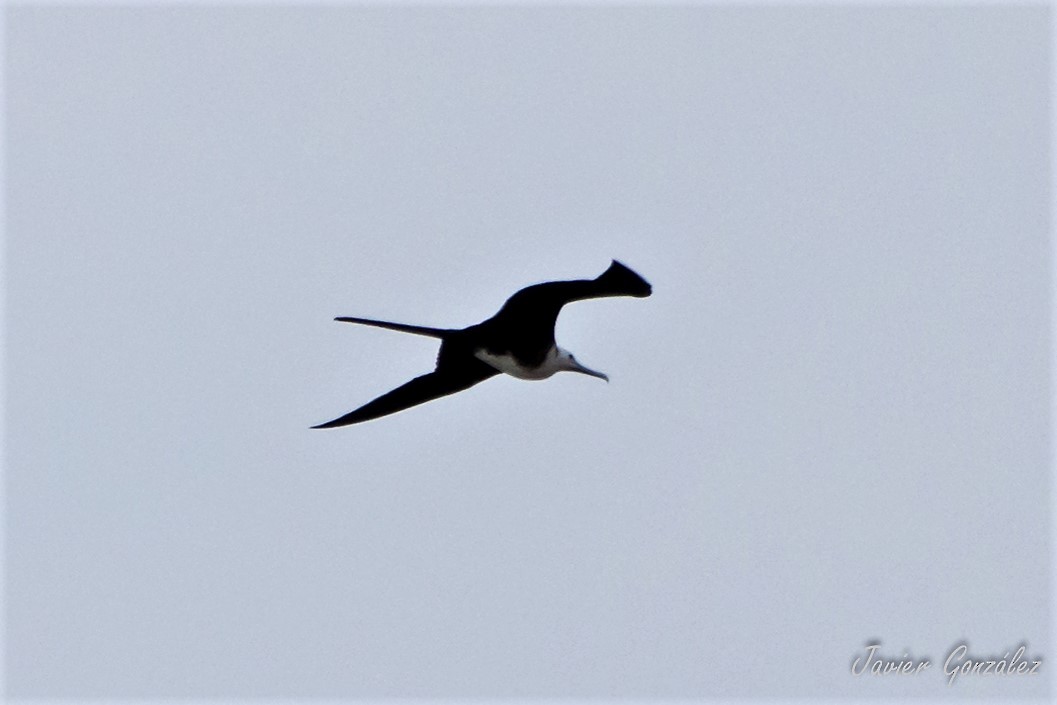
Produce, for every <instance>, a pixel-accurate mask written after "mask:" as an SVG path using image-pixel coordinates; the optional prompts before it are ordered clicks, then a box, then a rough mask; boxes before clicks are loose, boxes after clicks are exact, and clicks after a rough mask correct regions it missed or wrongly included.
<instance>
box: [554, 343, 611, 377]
mask: <svg viewBox="0 0 1057 705" xmlns="http://www.w3.org/2000/svg"><path fill="white" fill-rule="evenodd" d="M558 367H559V369H561V370H565V371H566V372H579V373H580V374H585V375H590V376H591V377H597V378H599V379H604V380H605V381H607V382H608V381H609V375H607V374H605V373H604V372H599V371H598V370H592V369H591V368H590V367H584V366H583V365H581V364H580V363H579V362H577V360H576V357H575V356H573V354H572V353H571V352H569V351H568V350H562V349H561V348H558Z"/></svg>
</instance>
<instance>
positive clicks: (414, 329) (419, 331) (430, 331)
mask: <svg viewBox="0 0 1057 705" xmlns="http://www.w3.org/2000/svg"><path fill="white" fill-rule="evenodd" d="M334 320H335V321H341V322H342V323H361V324H363V325H365V326H375V327H377V328H388V329H389V330H398V331H400V332H401V333H413V334H415V335H425V336H428V337H430V338H441V339H444V338H446V337H447V336H448V334H449V333H452V332H453V331H450V330H448V329H445V328H426V327H425V326H409V325H405V324H403V323H390V322H389V321H375V320H372V319H370V318H352V317H351V316H339V317H338V318H335V319H334Z"/></svg>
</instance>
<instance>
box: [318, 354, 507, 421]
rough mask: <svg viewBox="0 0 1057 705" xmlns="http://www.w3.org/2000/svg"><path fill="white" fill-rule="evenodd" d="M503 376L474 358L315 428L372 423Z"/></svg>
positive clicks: (430, 374) (410, 384) (433, 373)
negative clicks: (381, 417) (497, 376)
mask: <svg viewBox="0 0 1057 705" xmlns="http://www.w3.org/2000/svg"><path fill="white" fill-rule="evenodd" d="M497 374H499V370H497V369H495V368H494V367H492V366H491V365H489V364H487V363H485V362H482V361H481V360H478V359H476V358H470V359H467V360H465V361H464V362H461V363H460V364H459V365H450V366H444V365H442V366H441V367H439V368H438V369H436V370H434V371H433V372H430V373H429V374H425V375H422V376H421V377H415V378H414V379H413V380H411V381H410V382H408V383H407V384H405V385H403V386H401V387H397V388H396V389H394V390H393V391H391V392H388V393H386V394H383V395H382V396H380V397H378V398H377V399H375V400H374V401H371V402H368V403H367V404H364V405H363V406H361V407H360V408H359V409H356V410H355V411H350V412H349V413H347V414H345V415H344V416H342V417H340V418H337V419H334V420H333V421H328V422H326V423H321V424H319V425H318V426H313V427H312V428H336V427H338V426H348V425H349V424H354V423H360V422H361V421H370V420H371V419H376V418H378V417H380V416H386V415H388V414H395V413H396V412H398V411H403V410H404V409H407V408H409V407H412V406H416V405H418V404H423V403H425V402H427V401H432V400H433V399H436V398H438V397H443V396H446V395H448V394H454V393H455V392H461V391H462V390H464V389H469V388H470V387H472V386H473V385H475V384H477V383H478V382H483V381H484V380H486V379H488V378H489V377H492V376H494V375H497Z"/></svg>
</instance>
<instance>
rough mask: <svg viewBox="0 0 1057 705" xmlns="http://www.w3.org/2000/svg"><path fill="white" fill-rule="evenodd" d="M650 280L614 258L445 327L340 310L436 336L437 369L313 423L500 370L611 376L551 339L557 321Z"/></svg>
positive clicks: (527, 375)
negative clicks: (592, 272)
mask: <svg viewBox="0 0 1057 705" xmlns="http://www.w3.org/2000/svg"><path fill="white" fill-rule="evenodd" d="M652 291H653V289H652V287H651V286H650V284H649V283H648V282H647V281H646V280H645V279H643V278H642V277H641V276H639V275H638V274H636V273H635V272H634V271H632V270H631V269H629V268H628V267H626V266H624V265H623V264H621V263H620V262H617V261H616V260H613V263H612V264H610V265H609V268H608V269H606V271H605V272H603V273H602V274H600V275H599V276H597V277H595V278H594V279H577V280H572V281H555V282H544V283H542V284H535V285H533V286H528V287H525V288H524V289H521V290H520V291H518V292H517V293H516V294H514V295H513V296H511V297H510V298H509V299H507V301H506V303H505V304H503V307H502V308H501V309H499V312H498V313H497V314H495V315H494V316H492V317H491V318H489V319H488V320H487V321H483V322H482V323H478V324H477V325H473V326H470V327H468V328H460V329H447V328H427V327H424V326H412V325H406V324H404V323H391V322H389V321H376V320H373V319H370V318H353V317H350V316H341V317H338V318H335V319H334V320H336V321H342V322H344V323H360V324H362V325H367V326H376V327H378V328H388V329H389V330H396V331H401V332H404V333H413V334H414V335H424V336H428V337H430V338H438V339H439V340H440V341H441V344H440V352H439V353H438V354H437V365H436V369H434V370H433V371H432V372H430V373H428V374H424V375H422V376H421V377H416V378H415V379H413V380H411V381H410V382H408V383H406V384H404V385H402V386H400V387H397V388H396V389H394V390H393V391H391V392H387V393H386V394H383V395H382V396H380V397H378V398H377V399H375V400H373V401H371V402H368V403H367V404H364V405H363V406H361V407H360V408H358V409H356V410H354V411H350V412H349V413H347V414H345V415H344V416H341V417H339V418H336V419H334V420H333V421H328V422H326V423H322V424H319V425H318V426H313V427H312V428H336V427H338V426H348V425H350V424H355V423H361V422H363V421H370V420H372V419H377V418H379V417H381V416H387V415H389V414H394V413H396V412H398V411H403V410H404V409H407V408H409V407H412V406H416V405H418V404H422V403H424V402H427V401H431V400H433V399H437V398H438V397H442V396H446V395H448V394H454V393H455V392H461V391H462V390H464V389H469V388H470V387H472V386H473V385H475V384H477V383H479V382H483V381H484V380H486V379H488V378H489V377H493V376H495V375H497V374H499V373H501V372H502V373H506V374H508V375H511V376H513V377H517V378H519V379H528V380H540V379H546V378H548V377H550V376H551V375H553V374H555V373H557V372H562V371H567V372H579V373H581V374H585V375H590V376H592V377H598V378H600V379H604V380H607V381H608V380H609V378H608V377H607V376H606V375H605V374H603V373H601V372H598V371H596V370H592V369H590V368H588V367H585V366H583V365H581V364H580V363H579V362H578V361H577V360H576V358H575V357H574V356H573V355H572V354H571V353H570V352H568V351H567V350H564V349H562V348H560V347H558V345H557V343H556V342H555V340H554V324H555V322H556V321H557V319H558V314H559V313H560V312H561V310H562V307H563V306H565V304H567V303H570V302H572V301H582V300H583V299H597V298H602V297H607V296H634V297H638V298H642V297H646V296H649V295H650V294H651V293H652Z"/></svg>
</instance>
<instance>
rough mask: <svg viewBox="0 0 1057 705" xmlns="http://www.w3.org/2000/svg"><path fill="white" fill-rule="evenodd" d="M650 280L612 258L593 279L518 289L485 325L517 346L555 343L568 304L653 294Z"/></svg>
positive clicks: (547, 283)
mask: <svg viewBox="0 0 1057 705" xmlns="http://www.w3.org/2000/svg"><path fill="white" fill-rule="evenodd" d="M652 291H653V290H652V288H651V287H650V284H649V282H647V281H646V280H645V279H643V278H642V277H641V276H639V275H638V274H637V273H635V272H634V271H632V270H631V269H629V268H628V267H626V266H624V265H623V264H621V263H620V262H617V261H616V260H613V263H612V264H611V265H610V266H609V269H607V270H606V271H605V272H603V273H602V274H600V275H599V276H598V277H596V278H594V279H574V280H571V281H557V282H545V283H543V284H534V285H533V286H528V287H525V288H524V289H522V290H521V291H518V292H517V293H516V294H514V295H513V296H511V297H510V298H509V299H507V300H506V303H505V304H503V308H501V309H499V313H497V314H496V315H495V316H493V317H492V318H491V319H490V320H488V321H486V322H485V323H484V324H482V325H485V326H488V327H489V328H491V329H493V330H494V331H496V333H497V334H498V335H497V336H496V337H498V338H500V339H502V340H506V341H511V342H512V345H513V347H514V348H516V347H519V346H521V345H524V346H526V347H531V346H532V345H533V344H535V345H536V346H538V344H539V342H540V341H543V340H547V341H549V342H551V343H553V342H554V324H555V322H556V321H557V319H558V314H559V313H560V312H561V310H562V307H563V306H565V304H567V303H570V302H572V301H581V300H583V299H596V298H601V297H605V296H635V297H640V298H641V297H645V296H649V295H650V294H651V293H652Z"/></svg>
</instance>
